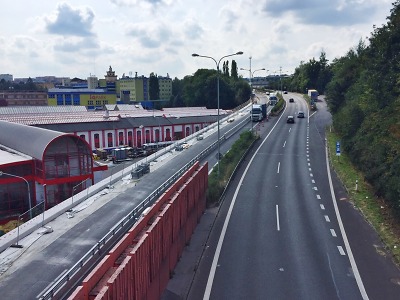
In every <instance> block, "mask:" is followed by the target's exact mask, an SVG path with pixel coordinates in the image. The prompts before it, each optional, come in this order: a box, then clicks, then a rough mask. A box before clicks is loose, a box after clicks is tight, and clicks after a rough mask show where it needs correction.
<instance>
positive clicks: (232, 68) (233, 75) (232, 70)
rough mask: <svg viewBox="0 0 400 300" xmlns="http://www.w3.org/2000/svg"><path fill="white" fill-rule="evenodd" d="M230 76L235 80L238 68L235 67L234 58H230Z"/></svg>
mask: <svg viewBox="0 0 400 300" xmlns="http://www.w3.org/2000/svg"><path fill="white" fill-rule="evenodd" d="M231 77H232V78H233V79H235V80H237V79H238V68H237V63H236V61H235V60H232V65H231Z"/></svg>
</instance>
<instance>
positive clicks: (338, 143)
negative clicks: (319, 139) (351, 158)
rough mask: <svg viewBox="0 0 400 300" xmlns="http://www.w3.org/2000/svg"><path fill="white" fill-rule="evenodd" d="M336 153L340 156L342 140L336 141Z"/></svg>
mask: <svg viewBox="0 0 400 300" xmlns="http://www.w3.org/2000/svg"><path fill="white" fill-rule="evenodd" d="M336 155H337V156H340V142H339V141H337V142H336Z"/></svg>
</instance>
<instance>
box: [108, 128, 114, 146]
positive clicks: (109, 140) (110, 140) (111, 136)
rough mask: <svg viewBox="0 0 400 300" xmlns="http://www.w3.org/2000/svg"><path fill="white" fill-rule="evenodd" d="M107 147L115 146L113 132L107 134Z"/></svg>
mask: <svg viewBox="0 0 400 300" xmlns="http://www.w3.org/2000/svg"><path fill="white" fill-rule="evenodd" d="M107 143H108V144H107V147H112V146H113V134H112V133H111V132H109V133H107Z"/></svg>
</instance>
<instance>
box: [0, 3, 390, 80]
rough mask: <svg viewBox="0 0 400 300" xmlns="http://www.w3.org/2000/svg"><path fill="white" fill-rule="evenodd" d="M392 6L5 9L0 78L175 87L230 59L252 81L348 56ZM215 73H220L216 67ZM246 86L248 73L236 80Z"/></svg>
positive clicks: (57, 6)
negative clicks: (172, 81) (152, 81)
mask: <svg viewBox="0 0 400 300" xmlns="http://www.w3.org/2000/svg"><path fill="white" fill-rule="evenodd" d="M392 2H393V0H230V1H228V0H186V1H184V0H100V1H99V0H83V1H82V0H68V1H54V0H36V1H26V0H13V1H7V4H6V5H3V6H2V9H1V10H0V19H1V24H2V26H1V29H0V45H1V46H0V74H12V75H13V76H14V78H20V77H37V76H50V75H53V76H58V77H62V76H66V77H71V78H73V77H80V78H86V77H88V76H90V75H96V76H98V77H99V78H104V75H105V73H106V71H107V70H108V68H109V66H112V68H113V70H114V71H115V72H116V75H118V77H121V76H122V75H123V74H125V75H130V74H131V75H134V74H135V72H137V73H138V75H139V76H140V75H145V76H149V74H150V73H151V72H154V73H156V74H157V75H161V76H166V75H167V74H169V76H170V77H172V78H175V77H178V78H179V79H181V78H183V77H184V76H186V75H191V74H193V73H194V72H196V70H197V69H199V68H210V69H211V68H216V63H215V62H213V61H212V60H211V59H206V58H194V57H192V56H191V55H192V53H198V54H200V55H205V56H211V57H213V58H214V59H216V60H217V61H218V60H219V59H220V58H221V57H223V56H225V55H228V54H232V53H236V52H238V51H243V52H244V54H243V55H241V56H236V57H234V59H235V60H236V62H237V64H238V67H239V68H245V69H250V59H249V58H250V57H252V58H251V69H252V71H255V70H257V69H262V68H265V69H266V70H269V72H268V73H267V72H266V71H257V72H255V73H254V76H265V75H267V74H274V73H276V74H279V70H280V67H282V72H283V73H291V72H293V70H294V69H295V68H296V67H297V66H298V65H299V64H300V62H301V61H305V62H307V61H308V60H309V59H312V58H313V57H315V58H316V59H318V58H319V55H320V53H321V51H322V50H323V51H325V52H326V56H327V58H328V60H329V61H332V60H333V59H334V58H336V57H340V56H343V55H345V54H346V52H347V51H348V50H349V49H350V48H353V47H354V46H356V45H357V43H358V41H359V40H360V39H365V38H367V37H369V36H370V34H371V32H372V31H373V26H374V25H375V26H378V27H380V26H382V24H385V23H386V17H387V16H389V15H390V9H391V8H392V4H391V3H392ZM220 67H221V68H222V63H221V65H220ZM239 74H240V75H243V76H244V77H247V76H248V75H249V72H248V71H239Z"/></svg>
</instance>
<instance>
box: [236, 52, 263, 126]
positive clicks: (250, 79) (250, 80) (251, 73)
mask: <svg viewBox="0 0 400 300" xmlns="http://www.w3.org/2000/svg"><path fill="white" fill-rule="evenodd" d="M249 59H250V69H244V68H240V70H243V71H249V74H250V78H249V82H250V90H251V95H250V97H251V110H250V124H251V122H252V112H253V86H252V78H253V77H254V73H255V72H257V71H263V70H265V68H262V69H257V70H254V71H253V72H251V56H250V57H249ZM250 129H251V131H252V132H253V126H252V125H250Z"/></svg>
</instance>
